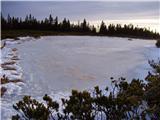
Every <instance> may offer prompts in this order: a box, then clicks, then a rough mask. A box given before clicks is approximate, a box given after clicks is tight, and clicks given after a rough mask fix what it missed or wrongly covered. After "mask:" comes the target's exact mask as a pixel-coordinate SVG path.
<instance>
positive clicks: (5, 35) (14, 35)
mask: <svg viewBox="0 0 160 120" xmlns="http://www.w3.org/2000/svg"><path fill="white" fill-rule="evenodd" d="M27 36H29V37H34V38H40V37H41V36H96V37H120V38H129V39H128V40H132V39H142V40H159V39H160V38H154V37H152V38H151V37H142V36H130V35H124V34H119V35H103V34H99V33H96V34H92V33H87V32H86V33H80V32H55V31H40V30H3V31H1V41H2V40H4V39H14V40H19V38H18V37H27Z"/></svg>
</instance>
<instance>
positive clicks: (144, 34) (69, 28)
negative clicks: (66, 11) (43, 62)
mask: <svg viewBox="0 0 160 120" xmlns="http://www.w3.org/2000/svg"><path fill="white" fill-rule="evenodd" d="M1 28H2V32H3V31H4V30H38V31H39V30H41V31H53V32H65V33H68V34H70V33H81V34H84V35H101V36H103V35H104V36H120V37H138V38H147V39H159V38H160V35H159V33H156V32H153V31H150V30H148V29H146V28H139V27H135V26H133V25H132V24H129V25H126V24H125V25H124V26H122V25H120V24H116V25H114V24H109V25H105V23H104V22H103V21H102V23H101V25H100V27H99V29H97V28H96V27H95V26H94V25H90V24H89V22H87V21H86V19H84V20H83V22H79V23H78V24H73V23H71V22H70V21H69V20H68V19H66V18H64V19H63V20H62V21H59V20H58V17H55V18H53V17H52V15H49V17H48V18H45V19H44V20H37V19H36V18H35V17H34V16H32V15H31V14H30V15H27V16H26V17H25V19H22V18H18V17H11V16H10V15H8V17H7V18H4V17H3V15H2V14H1Z"/></svg>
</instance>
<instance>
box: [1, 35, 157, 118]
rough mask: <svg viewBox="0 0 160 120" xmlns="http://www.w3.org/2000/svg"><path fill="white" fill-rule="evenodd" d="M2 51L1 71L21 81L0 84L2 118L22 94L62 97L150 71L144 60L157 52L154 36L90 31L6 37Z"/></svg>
mask: <svg viewBox="0 0 160 120" xmlns="http://www.w3.org/2000/svg"><path fill="white" fill-rule="evenodd" d="M1 51H2V52H1V74H0V75H1V76H2V75H3V74H5V75H6V76H7V77H8V78H9V79H10V80H15V79H21V80H23V82H17V83H12V82H11V83H7V84H4V85H2V86H4V87H6V88H7V92H6V93H5V94H4V96H3V97H2V99H1V111H2V119H5V120H7V119H10V117H11V115H13V114H14V113H15V111H14V110H13V108H12V105H13V104H15V103H16V102H17V101H18V100H20V99H22V97H23V96H24V95H31V96H32V97H33V98H36V99H38V100H41V99H42V96H44V94H46V93H47V94H48V95H50V96H52V97H53V99H54V100H57V101H59V102H60V98H63V97H65V98H66V97H68V96H69V94H70V91H71V89H78V90H85V89H87V90H91V88H93V87H94V86H97V85H98V86H100V87H102V88H103V87H104V88H105V87H106V86H110V82H111V81H109V78H110V77H115V78H118V77H126V78H127V79H128V80H129V81H130V80H131V79H132V78H133V77H136V78H140V79H143V78H144V77H145V76H146V75H147V72H148V71H149V70H150V66H149V65H148V60H150V59H156V58H158V57H159V56H160V55H159V52H160V51H159V49H157V48H156V47H155V41H149V40H138V39H132V41H131V40H128V39H127V38H117V37H90V36H50V37H41V38H40V39H34V38H31V37H21V38H20V40H17V41H13V40H11V39H7V40H6V46H5V47H4V48H3V49H2V50H1Z"/></svg>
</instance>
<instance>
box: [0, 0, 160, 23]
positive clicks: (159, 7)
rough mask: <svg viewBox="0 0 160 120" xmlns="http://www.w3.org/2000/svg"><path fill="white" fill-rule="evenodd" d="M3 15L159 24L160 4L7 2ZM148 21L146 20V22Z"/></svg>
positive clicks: (4, 5)
mask: <svg viewBox="0 0 160 120" xmlns="http://www.w3.org/2000/svg"><path fill="white" fill-rule="evenodd" d="M1 5H2V6H1V7H2V14H3V15H4V16H7V14H10V15H11V16H17V17H23V18H24V17H25V16H26V14H30V13H31V14H32V15H34V16H35V17H36V18H38V19H44V18H45V17H47V16H49V14H52V15H53V16H58V17H59V19H63V18H64V17H66V18H68V19H70V20H71V21H78V20H80V21H81V20H83V18H86V19H87V20H89V21H101V20H120V21H122V20H124V21H125V20H137V19H141V21H142V20H145V19H146V20H150V22H152V20H153V22H154V24H158V21H159V16H160V13H159V11H160V2H158V1H154V2H104V1H103V2H102V1H101V2H97V1H94V2H93V1H92V2H86V1H85V2H84V1H78V2H73V1H67V2H64V1H63V2H53V1H52V2H51V1H50V2H44V1H41V2H35V1H34V2H33V1H30V2H24V1H22V2H16V1H14V2H11V1H10V2H9V1H8V2H7V1H5V2H4V1H3V2H2V4H1ZM144 22H145V21H144Z"/></svg>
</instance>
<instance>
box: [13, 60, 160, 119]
mask: <svg viewBox="0 0 160 120" xmlns="http://www.w3.org/2000/svg"><path fill="white" fill-rule="evenodd" d="M149 64H150V66H151V67H152V68H153V69H154V71H153V72H148V75H147V77H146V78H145V80H146V81H145V82H144V81H142V80H139V79H133V80H132V81H131V83H128V82H127V81H126V80H125V78H119V79H118V80H116V79H114V78H111V80H112V89H111V90H109V89H108V87H107V88H106V89H105V90H101V89H100V88H99V87H95V88H94V91H93V92H88V91H82V92H79V91H76V90H73V91H72V94H71V96H69V98H68V99H67V98H63V99H62V101H61V102H62V104H59V103H57V102H56V101H53V99H52V98H51V97H49V96H48V95H45V96H44V97H43V100H44V101H45V102H46V104H45V103H44V102H39V101H37V100H36V99H33V98H31V97H30V96H25V97H24V98H23V100H21V101H19V102H18V103H16V104H15V105H13V107H14V109H15V110H16V111H17V115H14V116H12V120H32V119H33V120H159V119H160V61H159V62H157V63H156V62H154V61H149Z"/></svg>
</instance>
